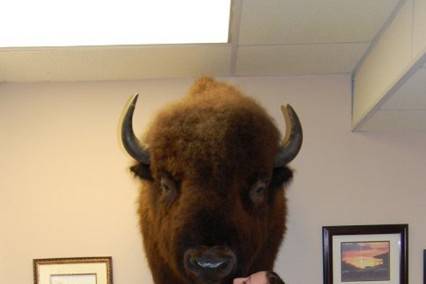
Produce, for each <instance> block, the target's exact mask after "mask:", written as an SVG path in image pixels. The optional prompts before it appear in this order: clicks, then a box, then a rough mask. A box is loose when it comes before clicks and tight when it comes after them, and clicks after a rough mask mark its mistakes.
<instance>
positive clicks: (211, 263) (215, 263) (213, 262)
mask: <svg viewBox="0 0 426 284" xmlns="http://www.w3.org/2000/svg"><path fill="white" fill-rule="evenodd" d="M193 262H194V263H195V264H197V265H198V266H199V267H201V268H204V269H215V268H218V267H220V266H221V265H222V264H224V263H226V262H227V260H226V259H214V258H212V257H199V258H194V259H193Z"/></svg>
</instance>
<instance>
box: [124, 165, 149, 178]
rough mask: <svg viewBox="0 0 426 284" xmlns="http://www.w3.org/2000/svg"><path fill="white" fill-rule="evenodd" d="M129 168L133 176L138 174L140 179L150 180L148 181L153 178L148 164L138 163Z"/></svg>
mask: <svg viewBox="0 0 426 284" xmlns="http://www.w3.org/2000/svg"><path fill="white" fill-rule="evenodd" d="M130 170H131V171H132V172H133V173H134V174H135V176H138V177H139V178H141V179H145V180H150V181H152V180H153V178H152V174H151V169H150V168H149V165H145V164H143V163H138V164H136V165H134V166H132V167H130Z"/></svg>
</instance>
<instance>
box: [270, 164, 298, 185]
mask: <svg viewBox="0 0 426 284" xmlns="http://www.w3.org/2000/svg"><path fill="white" fill-rule="evenodd" d="M292 178H293V171H292V170H291V169H289V168H288V167H286V166H284V167H276V168H274V171H273V173H272V179H271V187H272V188H277V187H281V186H283V185H284V184H286V183H288V182H290V181H291V179H292Z"/></svg>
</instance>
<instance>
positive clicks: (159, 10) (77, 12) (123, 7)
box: [0, 0, 231, 47]
mask: <svg viewBox="0 0 426 284" xmlns="http://www.w3.org/2000/svg"><path fill="white" fill-rule="evenodd" d="M230 1H231V0H179V1H177V0H110V1H108V0H73V1H70V0H67V1H65V0H37V1H34V0H3V1H2V4H1V6H2V8H1V9H2V13H1V17H0V27H1V29H0V47H34V46H90V45H92V46H93V45H94V46H98V45H133V44H185V43H225V42H227V41H228V30H229V17H230V6H231V3H230Z"/></svg>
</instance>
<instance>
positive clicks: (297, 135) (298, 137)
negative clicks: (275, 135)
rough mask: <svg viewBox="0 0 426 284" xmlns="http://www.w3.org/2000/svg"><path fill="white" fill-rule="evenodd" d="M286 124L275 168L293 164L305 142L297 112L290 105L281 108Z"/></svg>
mask: <svg viewBox="0 0 426 284" xmlns="http://www.w3.org/2000/svg"><path fill="white" fill-rule="evenodd" d="M281 112H282V113H283V116H284V120H285V123H286V126H287V128H286V133H285V136H284V139H283V141H282V143H281V145H280V147H279V149H278V153H277V155H276V156H275V160H274V167H275V168H277V167H282V166H285V165H286V164H288V163H289V162H291V161H292V160H293V159H294V158H295V157H296V156H297V154H298V153H299V150H300V147H301V146H302V141H303V132H302V125H301V124H300V120H299V118H298V117H297V114H296V112H295V111H294V109H293V108H292V107H291V106H290V105H286V106H281Z"/></svg>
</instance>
